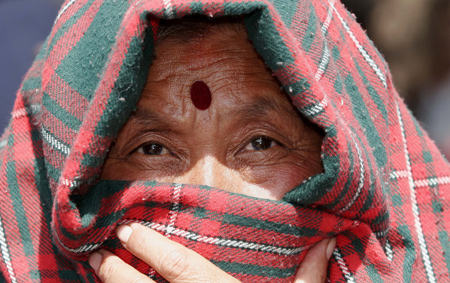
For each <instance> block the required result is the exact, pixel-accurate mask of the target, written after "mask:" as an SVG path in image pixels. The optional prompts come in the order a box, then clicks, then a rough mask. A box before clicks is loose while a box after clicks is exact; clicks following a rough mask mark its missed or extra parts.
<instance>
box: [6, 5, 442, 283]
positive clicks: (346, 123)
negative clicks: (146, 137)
mask: <svg viewBox="0 0 450 283" xmlns="http://www.w3.org/2000/svg"><path fill="white" fill-rule="evenodd" d="M188 14H204V15H208V16H210V17H219V16H226V15H244V18H245V24H246V29H247V30H248V33H249V38H250V40H251V41H252V43H253V45H254V46H255V48H256V50H257V52H258V53H259V54H260V55H261V57H262V58H263V59H264V61H265V62H266V64H267V66H268V67H269V68H270V69H271V70H272V72H273V74H274V75H275V76H276V77H277V78H278V80H279V81H280V82H281V84H282V85H283V87H284V90H285V91H286V93H287V94H289V95H290V97H291V98H292V102H293V104H294V105H295V106H296V107H297V108H298V110H299V111H300V112H301V113H302V114H303V115H305V116H306V117H307V118H308V119H310V120H311V121H312V122H313V123H315V124H317V125H319V126H320V127H321V128H322V129H323V130H324V132H325V138H324V141H323V146H322V160H323V165H324V173H321V174H319V175H316V176H313V177H311V178H310V179H308V180H307V181H305V182H304V183H302V184H301V185H299V186H298V187H296V188H294V189H293V190H292V191H291V192H289V193H288V194H287V195H286V196H285V198H284V199H283V200H282V201H269V200H263V199H256V198H251V197H246V196H242V195H238V194H233V193H229V192H225V191H222V190H219V189H215V188H209V187H204V186H192V185H190V186H186V185H181V184H161V183H156V182H140V181H136V182H125V181H107V180H99V175H100V172H101V169H102V164H103V161H104V160H105V157H106V155H107V153H108V149H109V147H110V145H111V143H112V141H113V140H114V138H115V136H116V135H117V133H118V131H119V129H120V128H121V126H122V125H123V123H124V122H125V121H126V120H127V119H128V117H129V115H130V113H131V112H132V111H133V109H134V107H135V104H136V102H137V100H138V99H139V95H140V92H141V90H142V88H143V84H144V83H145V79H146V76H147V73H148V67H149V65H150V63H151V59H152V52H153V44H154V41H155V39H156V38H155V34H156V32H157V30H158V21H159V19H161V18H165V19H171V18H180V17H183V16H185V15H188ZM0 170H1V171H0V202H1V204H0V253H1V257H0V258H1V260H0V270H1V273H0V280H1V279H3V280H4V281H7V282H41V281H42V282H60V281H64V282H79V281H82V282H85V281H86V282H98V279H97V278H96V276H95V274H94V273H93V270H92V269H91V268H90V267H89V265H88V264H87V257H88V255H89V253H91V252H92V251H94V250H96V249H99V248H105V249H108V250H111V251H113V252H114V253H116V254H118V255H119V256H120V257H122V258H123V259H124V260H125V261H127V262H129V263H130V264H132V265H133V266H135V267H136V268H138V269H139V270H140V271H141V272H144V273H146V274H148V275H149V276H151V277H153V278H155V280H157V281H159V282H162V281H164V280H163V279H162V278H161V277H159V275H158V274H156V273H155V272H154V271H153V270H152V269H151V268H149V267H148V266H147V265H145V264H144V263H143V262H141V261H140V260H138V259H136V258H135V257H133V256H132V255H131V254H129V253H128V252H127V251H126V250H124V249H123V248H122V247H121V245H120V244H119V241H118V240H117V238H116V237H115V235H114V230H115V228H116V227H117V225H119V224H120V223H125V222H129V221H138V222H141V223H143V224H145V225H147V226H149V227H152V228H153V229H155V230H157V231H159V232H161V233H163V234H164V235H166V236H167V237H170V238H171V239H172V240H174V241H177V242H180V243H182V244H183V245H185V246H187V247H189V248H190V249H193V250H195V251H197V252H198V253H200V254H202V255H203V256H204V257H206V258H207V259H209V260H211V261H212V262H213V263H214V264H216V265H217V266H219V267H220V268H222V269H223V270H225V271H226V272H229V273H230V274H232V275H233V276H235V277H237V278H239V279H240V280H242V281H247V282H263V281H270V282H281V281H283V282H285V281H289V280H292V279H293V277H294V274H295V271H296V268H297V267H298V265H299V263H300V262H301V261H302V259H303V258H304V256H305V254H306V252H307V249H308V247H310V246H311V245H313V244H314V243H316V242H318V241H319V240H321V239H323V238H325V237H332V236H335V235H337V247H336V249H335V251H334V253H333V256H332V259H331V261H330V264H329V271H328V278H329V279H330V281H332V282H401V281H403V282H410V281H414V282H417V281H420V282H424V281H426V280H428V281H429V282H436V281H439V282H444V281H447V282H448V280H449V270H450V245H449V232H450V208H449V201H450V191H449V190H450V166H449V164H448V163H447V161H445V160H444V158H443V157H442V156H441V154H440V153H439V151H438V150H437V149H436V147H435V145H434V143H433V142H432V141H431V140H430V139H429V137H428V136H427V134H426V133H425V132H424V131H423V130H422V128H421V127H420V125H419V124H418V123H417V121H416V120H415V119H414V118H413V117H412V116H411V114H410V112H409V111H408V110H407V108H406V107H405V105H404V103H403V101H402V100H401V99H400V98H399V96H398V95H397V93H396V91H395V89H394V87H393V85H392V78H391V76H390V73H389V71H388V67H387V65H386V63H385V61H384V60H383V58H382V57H381V55H380V54H379V53H378V51H377V50H376V49H375V47H374V46H373V44H372V43H371V42H370V40H368V38H367V37H366V35H365V33H364V32H363V31H362V29H361V28H360V27H359V25H358V24H357V23H356V22H355V20H354V19H353V17H352V15H351V14H349V13H348V12H347V11H346V10H345V8H344V7H343V5H342V4H341V3H340V2H339V1H336V0H302V1H298V2H297V1H291V0H284V1H281V0H280V1H277V0H239V1H238V0H201V1H188V0H152V1H150V0H148V1H142V0H141V1H138V0H128V1H126V0H116V1H107V0H66V2H65V3H64V5H63V6H62V8H61V10H60V12H59V14H58V16H57V18H56V20H55V25H54V28H53V29H52V31H51V33H50V35H49V37H48V38H47V40H46V42H45V44H44V45H43V48H42V50H41V52H40V53H39V55H38V56H37V58H36V60H35V62H34V63H33V65H32V67H31V69H30V70H29V72H28V73H27V75H26V77H25V79H24V81H23V84H22V85H21V87H20V90H19V91H18V93H17V100H16V102H15V105H14V109H13V112H12V119H11V122H10V125H9V127H8V128H7V129H6V131H5V133H4V135H3V136H2V138H1V139H0Z"/></svg>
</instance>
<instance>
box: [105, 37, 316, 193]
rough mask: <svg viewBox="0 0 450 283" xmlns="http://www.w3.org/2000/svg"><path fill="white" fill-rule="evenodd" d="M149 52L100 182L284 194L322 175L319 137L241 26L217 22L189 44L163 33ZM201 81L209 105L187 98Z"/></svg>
mask: <svg viewBox="0 0 450 283" xmlns="http://www.w3.org/2000/svg"><path fill="white" fill-rule="evenodd" d="M242 29H243V28H242ZM155 53H156V59H155V61H154V62H153V64H152V66H151V68H150V71H149V75H148V81H147V84H146V85H145V88H144V90H143V92H142V96H141V99H140V100H139V102H138V106H137V111H136V112H135V113H134V114H133V115H132V117H131V118H130V119H129V120H128V122H127V123H126V125H125V126H124V127H123V128H122V130H121V132H120V134H119V136H118V138H117V141H116V143H115V146H114V147H113V148H112V151H111V153H110V155H109V157H108V159H107V161H106V164H105V167H104V173H103V178H105V179H124V180H157V181H162V182H172V183H183V184H200V185H207V186H211V187H216V188H220V189H223V190H227V191H231V192H236V193H241V194H245V195H249V196H254V197H259V198H265V199H273V200H280V199H281V198H282V197H283V196H284V195H285V194H286V193H287V192H288V191H290V190H291V189H292V188H294V187H295V186H297V185H298V184H300V183H301V182H302V181H303V180H305V179H307V178H308V177H310V176H313V175H315V174H317V173H320V172H321V171H322V165H321V161H320V146H321V141H322V136H321V134H320V133H319V132H318V131H316V130H314V129H313V128H312V127H311V126H310V124H309V123H307V122H306V121H305V120H304V119H301V118H300V116H299V115H298V113H297V112H296V110H295V108H294V107H293V106H292V104H291V102H290V101H289V99H288V98H287V97H286V96H285V94H284V93H283V92H282V91H281V90H280V86H279V83H278V82H277V80H276V79H275V78H274V77H273V76H272V75H271V73H270V71H269V70H268V69H267V68H266V67H265V65H264V63H263V61H262V60H261V59H260V58H259V56H258V55H257V53H256V52H255V50H254V48H253V46H252V44H251V43H250V42H249V41H248V40H247V38H246V33H245V32H244V31H241V32H239V31H238V30H236V29H231V28H229V29H226V28H222V29H221V30H220V32H219V31H218V32H214V31H212V32H210V33H208V34H207V36H204V37H202V38H198V39H196V40H194V41H192V42H188V43H183V42H180V40H179V39H177V38H170V37H169V38H167V39H165V40H163V41H162V42H160V43H159V44H157V45H156V50H155ZM197 80H201V81H204V82H205V83H206V84H207V85H208V86H209V88H210V90H211V93H212V103H211V106H210V107H209V108H208V109H206V110H199V109H197V108H196V107H195V106H194V104H193V103H192V101H191V97H190V88H191V86H192V84H193V83H194V82H195V81H197Z"/></svg>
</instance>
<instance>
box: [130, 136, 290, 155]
mask: <svg viewBox="0 0 450 283" xmlns="http://www.w3.org/2000/svg"><path fill="white" fill-rule="evenodd" d="M267 142H269V144H267ZM276 145H279V146H283V147H284V145H283V144H281V143H280V142H279V141H277V140H275V139H273V138H271V137H268V136H263V135H260V136H253V137H252V138H251V139H250V140H248V141H247V142H246V144H245V145H244V147H242V149H241V150H240V151H239V152H243V151H246V150H247V151H264V150H269V149H271V148H273V147H274V146H276ZM146 146H151V148H148V149H147V150H150V151H154V152H155V153H156V154H149V153H146V148H145V147H146ZM258 146H260V147H262V148H255V147H258ZM264 147H267V148H264ZM134 152H137V153H140V154H144V155H149V156H159V155H163V154H171V155H173V154H172V153H171V152H170V151H169V149H168V148H167V147H166V146H164V145H162V144H161V143H159V142H153V141H150V142H147V143H144V144H142V145H140V146H139V147H138V148H136V149H135V150H134Z"/></svg>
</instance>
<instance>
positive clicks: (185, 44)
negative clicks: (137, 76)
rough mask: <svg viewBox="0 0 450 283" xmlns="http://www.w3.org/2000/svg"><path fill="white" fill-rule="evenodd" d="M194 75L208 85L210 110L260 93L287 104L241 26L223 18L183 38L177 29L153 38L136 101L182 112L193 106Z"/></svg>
mask: <svg viewBox="0 0 450 283" xmlns="http://www.w3.org/2000/svg"><path fill="white" fill-rule="evenodd" d="M196 81H203V82H205V83H206V84H207V85H208V87H209V88H210V91H211V94H212V105H211V106H212V107H211V108H213V109H212V111H218V110H219V109H226V108H230V107H233V105H234V106H236V105H241V104H243V103H244V104H245V103H253V102H254V101H256V100H261V98H263V99H264V100H265V101H267V100H275V101H279V102H282V103H288V104H290V102H289V100H288V99H287V98H286V97H285V95H284V94H283V93H282V91H281V89H280V85H279V83H278V81H277V80H276V79H275V78H274V77H273V76H272V74H271V72H270V71H269V70H268V69H267V68H266V66H265V65H264V62H263V61H262V59H261V58H260V57H259V56H258V54H257V53H256V51H255V50H254V48H253V46H252V44H251V42H250V41H249V40H248V39H247V34H246V32H245V29H244V28H243V27H242V29H238V28H236V27H231V26H230V27H228V28H227V25H226V24H223V26H221V28H220V29H210V30H208V31H207V32H206V33H204V34H203V35H202V36H197V37H195V38H194V39H192V40H188V41H186V40H183V37H177V36H176V33H175V34H174V35H171V36H168V37H166V38H164V39H163V40H162V41H159V42H157V44H156V47H155V60H154V62H153V64H152V66H151V67H150V70H149V75H148V78H147V83H146V86H145V88H144V91H143V93H142V97H141V100H140V102H139V105H138V107H139V108H152V110H157V111H159V112H161V111H162V112H165V113H167V114H171V115H178V114H182V113H183V112H185V111H186V110H187V109H189V108H191V107H194V106H193V105H192V100H191V96H190V95H191V93H190V90H191V87H192V85H193V84H194V82H196ZM219 105H220V107H217V106H219ZM214 106H215V107H214Z"/></svg>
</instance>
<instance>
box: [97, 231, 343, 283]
mask: <svg viewBox="0 0 450 283" xmlns="http://www.w3.org/2000/svg"><path fill="white" fill-rule="evenodd" d="M117 237H118V238H119V239H120V241H121V242H122V244H123V246H124V247H125V248H126V249H127V250H128V251H129V252H131V253H132V254H134V255H135V256H136V257H138V258H140V259H141V260H143V261H144V262H146V263H147V264H148V265H150V266H151V267H153V268H154V269H155V270H156V271H157V272H158V273H159V274H160V275H161V276H163V277H164V278H166V279H167V280H168V281H169V282H173V283H188V282H239V281H238V280H237V279H236V278H233V277H232V276H230V275H229V274H227V273H226V272H224V271H223V270H221V269H220V268H218V267H217V266H215V265H214V264H212V263H211V262H209V261H208V260H207V259H205V258H204V257H202V256H201V255H199V254H198V253H196V252H194V251H192V250H189V249H188V248H186V247H184V246H182V245H181V244H178V243H176V242H174V241H171V240H170V239H168V238H166V237H165V236H163V235H161V234H159V233H158V232H156V231H154V230H152V229H150V228H147V227H145V226H142V225H140V224H138V223H132V224H130V225H122V226H120V227H119V228H118V229H117ZM335 245H336V240H335V239H331V240H329V239H324V240H322V241H321V242H319V243H318V244H316V245H315V246H314V247H313V248H311V250H309V251H308V254H307V255H306V257H305V259H304V260H303V262H302V264H301V265H300V268H299V270H298V272H297V275H296V278H295V283H304V282H308V283H315V282H320V283H322V282H324V281H325V278H326V273H327V267H328V260H329V258H330V256H331V253H332V252H333V250H334V247H335ZM89 264H90V265H91V266H92V268H93V269H94V270H95V273H96V274H97V276H98V277H99V278H100V280H101V281H102V282H105V283H114V282H121V283H122V282H155V281H153V280H152V279H150V278H149V277H148V276H147V275H145V274H142V273H140V272H139V271H137V270H136V269H134V268H133V267H132V266H130V265H128V264H126V263H125V262H123V261H122V260H121V259H120V258H119V257H118V256H116V255H114V254H112V253H110V252H108V251H105V250H100V251H98V252H94V253H93V254H92V255H91V256H90V257H89Z"/></svg>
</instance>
